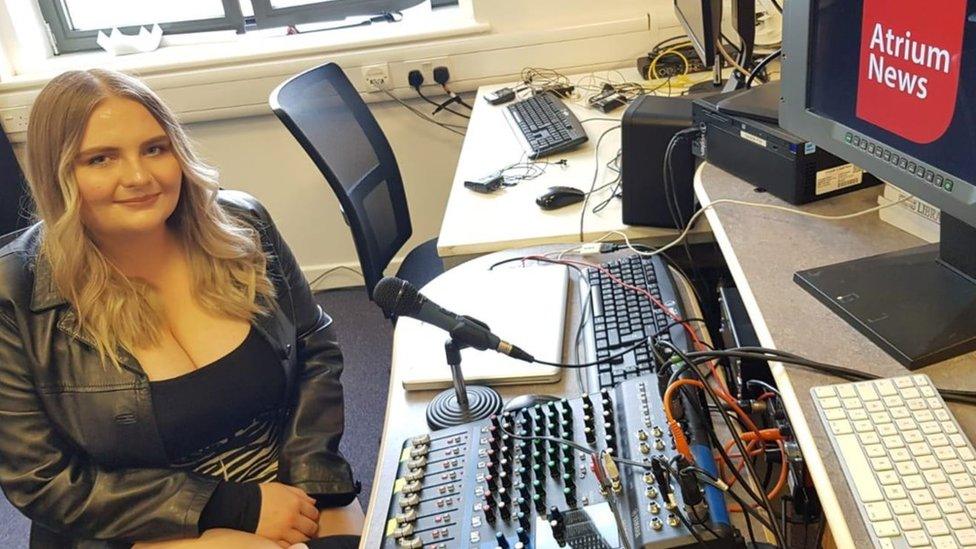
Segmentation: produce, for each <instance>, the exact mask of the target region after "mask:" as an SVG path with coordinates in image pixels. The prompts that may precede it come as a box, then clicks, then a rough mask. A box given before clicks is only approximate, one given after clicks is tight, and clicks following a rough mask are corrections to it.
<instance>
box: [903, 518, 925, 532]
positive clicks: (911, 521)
mask: <svg viewBox="0 0 976 549" xmlns="http://www.w3.org/2000/svg"><path fill="white" fill-rule="evenodd" d="M898 526H900V527H901V529H902V530H904V531H906V532H907V531H909V530H920V529H921V528H922V521H920V520H918V517H917V516H915V515H899V516H898Z"/></svg>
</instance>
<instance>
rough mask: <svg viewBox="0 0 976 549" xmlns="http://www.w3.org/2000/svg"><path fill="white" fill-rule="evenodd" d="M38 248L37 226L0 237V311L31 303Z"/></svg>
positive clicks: (38, 230) (38, 235)
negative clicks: (11, 306) (12, 306)
mask: <svg viewBox="0 0 976 549" xmlns="http://www.w3.org/2000/svg"><path fill="white" fill-rule="evenodd" d="M40 245H41V224H40V223H36V224H34V225H31V226H30V227H27V228H26V229H22V230H20V231H18V232H17V233H12V234H9V235H4V236H2V237H0V311H3V310H4V309H6V308H7V307H9V306H10V305H15V304H18V303H19V304H21V305H23V304H26V303H29V302H30V300H31V295H32V294H33V291H34V277H35V271H36V266H37V259H38V251H39V250H40Z"/></svg>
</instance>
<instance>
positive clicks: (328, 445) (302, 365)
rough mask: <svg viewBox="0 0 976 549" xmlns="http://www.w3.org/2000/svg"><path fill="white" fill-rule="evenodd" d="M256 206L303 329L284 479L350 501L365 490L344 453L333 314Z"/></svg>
mask: <svg viewBox="0 0 976 549" xmlns="http://www.w3.org/2000/svg"><path fill="white" fill-rule="evenodd" d="M254 207H255V209H256V211H257V212H258V213H259V215H260V216H261V218H262V221H263V222H264V224H265V227H264V230H263V232H264V236H265V238H268V239H270V241H271V243H272V244H273V247H274V254H275V256H276V260H277V263H278V265H279V268H280V270H281V273H282V275H283V276H284V278H285V283H286V284H285V285H286V286H287V288H288V290H287V291H288V294H289V295H287V296H286V295H279V296H278V301H279V303H280V304H282V305H283V306H286V310H287V308H288V307H290V309H291V311H290V312H291V315H290V316H291V319H292V321H293V322H294V325H295V330H296V333H297V345H296V352H297V363H298V374H297V385H298V389H297V393H298V394H297V396H296V404H295V408H294V411H293V413H292V414H291V416H290V417H289V419H288V422H287V424H286V427H285V434H284V443H283V446H282V450H281V455H280V458H279V462H278V479H279V480H280V481H281V482H283V483H285V484H289V485H292V486H297V487H298V488H301V489H302V490H304V491H305V492H307V493H308V494H309V495H312V496H338V497H339V500H340V501H345V503H349V502H350V501H352V499H353V498H354V497H355V495H356V494H357V493H358V492H359V483H358V482H355V481H354V480H353V474H352V468H351V467H350V466H349V463H348V462H347V461H346V459H345V458H344V457H343V456H342V454H341V453H340V452H339V440H340V439H341V438H342V432H343V429H344V422H345V418H344V415H343V397H342V383H341V382H340V381H339V377H340V375H341V374H342V367H343V364H342V351H341V350H340V349H339V344H338V342H337V341H336V336H335V331H334V330H333V329H332V327H331V324H332V319H331V318H330V317H329V316H328V315H326V314H325V313H324V312H323V311H322V308H321V307H319V306H318V304H317V303H315V300H314V299H313V298H312V292H311V289H310V288H309V285H308V282H307V281H306V280H305V275H304V274H302V271H301V269H300V268H299V267H298V263H297V262H296V261H295V256H294V255H293V254H292V252H291V250H290V249H289V248H288V245H287V244H285V242H284V241H283V240H282V238H281V234H280V233H279V232H278V230H277V228H276V227H275V226H274V222H273V221H272V220H271V217H270V215H268V213H267V211H266V210H264V208H263V207H262V206H261V205H260V204H258V203H257V202H256V201H255V202H254ZM286 300H287V303H284V301H286ZM330 501H335V500H334V499H330Z"/></svg>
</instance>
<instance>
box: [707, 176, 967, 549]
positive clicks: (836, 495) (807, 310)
mask: <svg viewBox="0 0 976 549" xmlns="http://www.w3.org/2000/svg"><path fill="white" fill-rule="evenodd" d="M880 190H881V187H873V188H870V189H863V190H860V191H856V192H853V193H850V194H845V195H842V196H836V197H833V198H830V199H827V200H823V201H820V202H815V203H812V204H808V205H805V206H803V207H802V208H803V209H804V210H808V211H812V212H817V213H821V214H826V215H838V214H844V213H851V212H856V211H860V210H864V209H867V208H870V207H873V206H876V205H877V203H878V202H877V197H878V193H879V192H880ZM695 193H696V194H697V196H698V199H699V200H700V201H701V203H702V204H708V203H710V202H713V201H715V200H719V199H736V200H745V201H749V202H763V203H767V204H778V205H785V206H789V205H788V204H785V203H784V202H782V201H780V200H778V199H777V198H775V197H773V196H772V195H770V194H768V193H756V192H755V190H754V187H753V186H752V185H750V184H748V183H746V182H744V181H742V180H741V179H738V178H736V177H733V176H731V175H729V174H727V173H726V172H724V171H722V170H719V169H718V168H715V167H713V166H709V165H704V166H703V167H702V168H701V169H700V170H699V171H698V173H697V174H696V176H695ZM705 215H706V216H708V218H709V221H710V222H711V224H712V228H713V229H714V231H715V240H716V241H717V243H718V245H719V247H720V248H721V250H722V255H723V256H725V259H726V262H727V263H728V266H729V270H730V271H731V273H732V277H733V279H734V280H735V283H736V287H737V288H738V289H739V292H740V294H741V295H742V299H743V301H744V303H745V307H746V310H747V311H748V313H749V318H750V320H751V321H752V324H753V327H754V328H755V330H756V335H757V336H758V338H759V342H760V343H761V344H762V345H763V346H765V347H772V348H776V349H781V350H783V351H789V352H791V353H796V354H798V355H801V356H803V357H806V358H810V359H813V360H817V361H821V362H826V363H830V364H837V365H840V366H846V367H849V368H855V369H858V370H863V371H866V372H870V373H872V374H877V375H881V376H886V377H893V376H899V375H906V374H908V373H909V372H908V370H906V369H905V368H904V367H903V366H901V365H900V364H899V363H897V362H896V361H895V360H894V359H893V358H891V357H890V356H888V355H887V354H886V353H885V352H884V351H882V350H881V348H880V347H878V346H876V345H875V344H874V343H872V342H871V341H870V340H868V339H867V338H866V337H864V336H863V335H861V333H860V332H858V331H857V330H856V329H854V328H853V327H852V326H850V325H849V324H847V323H846V322H844V320H842V319H841V318H840V317H839V316H837V315H835V314H834V313H833V312H831V311H830V310H829V309H828V308H827V307H826V306H824V305H822V304H821V303H820V302H819V301H817V299H816V298H814V297H813V296H811V295H810V294H808V293H807V292H806V291H804V290H803V289H802V288H801V287H800V286H799V285H798V284H796V283H795V282H793V273H794V272H796V271H798V270H803V269H809V268H813V267H817V266H821V265H831V264H834V263H840V262H843V261H848V260H851V259H856V258H860V257H868V256H871V255H875V254H879V253H885V252H890V251H895V250H902V249H906V248H911V247H915V246H921V245H922V244H924V242H922V241H921V240H919V239H918V238H915V237H914V236H911V235H909V234H908V233H905V232H902V231H901V230H899V229H896V228H895V227H893V226H891V225H888V224H887V223H885V222H883V221H881V220H880V219H879V218H878V216H877V215H876V214H875V215H867V216H862V217H859V218H855V219H849V220H846V221H826V220H821V219H812V218H808V217H801V216H798V215H795V214H791V213H787V212H778V211H770V210H757V209H755V208H749V207H745V206H736V205H728V204H724V205H717V206H716V207H715V208H713V209H710V210H708V211H706V212H705ZM770 368H771V370H772V373H773V377H774V378H775V379H776V384H777V386H778V387H779V390H780V392H781V393H782V394H783V401H784V403H785V405H786V410H787V412H788V413H789V416H790V421H791V422H792V424H793V430H794V432H795V434H796V438H797V441H798V442H799V443H800V448H801V449H802V450H803V456H804V459H805V460H806V463H807V468H808V470H809V471H810V475H811V477H812V479H813V482H814V485H815V486H816V489H817V494H818V495H819V496H820V501H821V503H822V505H823V508H824V512H825V513H826V516H827V520H828V522H829V525H830V531H831V534H832V535H833V539H834V542H835V544H836V546H837V547H841V548H845V549H846V548H848V547H867V546H868V545H869V543H870V542H869V540H868V533H867V530H866V526H865V524H864V521H863V520H862V519H861V515H860V513H859V512H858V511H857V508H856V507H855V505H856V504H855V502H854V495H853V493H852V491H851V488H850V487H849V486H848V484H847V482H846V480H845V477H844V475H843V474H842V473H841V472H840V471H841V468H840V463H839V462H838V458H837V456H836V454H835V453H834V451H833V449H832V447H831V444H830V440H829V439H828V437H827V434H826V432H825V431H824V428H823V425H822V424H821V422H820V419H819V417H818V415H817V411H816V409H815V408H814V405H813V399H812V398H811V396H810V388H811V387H815V386H818V385H829V384H834V383H841V382H842V380H840V379H838V378H836V377H833V376H829V375H826V374H821V373H819V372H813V371H810V370H806V369H803V368H799V367H794V366H789V365H784V364H780V363H772V362H771V363H770ZM918 373H924V374H927V375H928V376H930V377H931V378H932V381H933V382H935V384H936V385H938V386H940V387H951V388H957V389H967V390H973V389H976V353H970V354H967V355H963V356H960V357H957V358H954V359H951V360H947V361H945V362H942V363H939V364H933V365H931V366H927V367H925V368H922V369H921V370H918ZM949 407H950V408H951V409H952V412H953V414H954V415H955V416H956V419H957V420H959V423H960V426H961V427H962V429H963V431H964V432H965V433H966V434H967V435H968V436H969V437H970V438H971V439H976V410H974V409H973V407H972V406H963V405H958V404H950V405H949Z"/></svg>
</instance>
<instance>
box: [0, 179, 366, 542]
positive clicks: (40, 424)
mask: <svg viewBox="0 0 976 549" xmlns="http://www.w3.org/2000/svg"><path fill="white" fill-rule="evenodd" d="M219 201H220V203H221V205H222V206H223V207H224V208H225V209H227V211H228V212H230V213H231V214H233V215H235V216H238V217H239V218H242V219H244V220H246V221H247V222H248V223H250V224H252V225H253V226H254V227H255V228H256V229H258V230H259V231H260V234H261V242H262V245H263V248H264V250H265V253H266V254H267V255H268V258H269V260H268V273H269V276H270V278H271V280H272V281H273V282H274V285H275V290H276V292H277V297H276V301H277V303H276V305H277V306H276V307H275V308H274V312H273V314H271V315H268V316H266V317H261V318H259V319H257V320H256V321H255V322H254V325H255V328H256V329H257V330H258V331H259V332H260V333H261V334H262V335H263V336H265V338H266V339H267V340H268V341H269V342H270V343H271V345H272V347H273V348H274V349H275V350H276V351H277V352H278V356H280V357H281V366H282V368H284V371H285V377H286V387H287V389H286V391H287V392H286V395H285V397H286V402H287V403H288V405H287V407H286V410H287V411H286V412H285V414H283V416H284V417H283V421H284V422H285V428H284V429H285V430H284V435H283V441H282V448H281V453H280V459H279V472H278V478H279V480H280V481H281V482H284V483H286V484H290V485H294V486H297V487H299V488H301V489H303V490H305V491H306V492H308V493H309V494H313V495H338V494H354V493H355V492H357V491H358V483H355V482H354V481H353V477H352V471H351V469H350V467H349V464H348V463H347V462H346V460H345V458H343V457H342V455H341V454H340V453H339V439H340V438H341V436H342V430H343V409H342V385H341V384H340V382H339V375H340V374H341V372H342V354H341V352H340V350H339V347H338V345H337V343H336V340H335V337H334V335H333V331H332V330H331V329H330V325H331V323H332V319H331V318H329V317H328V316H327V315H326V314H325V313H323V312H322V309H321V308H320V307H319V306H318V305H316V304H315V302H314V301H313V300H312V295H311V292H310V291H309V287H308V283H307V282H306V281H305V278H304V276H303V275H302V272H301V271H300V270H299V268H298V265H297V264H296V262H295V258H294V256H293V255H292V253H291V251H290V250H289V249H288V247H287V246H286V245H285V243H284V242H283V241H282V239H281V235H279V234H278V231H277V229H276V228H275V226H274V224H273V223H272V221H271V218H270V217H269V215H268V213H267V211H266V210H265V209H264V208H263V207H262V206H261V204H260V203H258V202H257V201H256V200H255V199H254V198H253V197H251V196H249V195H246V194H244V193H241V192H235V191H221V192H220V195H219ZM42 234H43V232H42V226H41V224H37V225H34V226H32V227H30V228H29V229H27V230H26V232H24V234H22V235H20V236H19V237H17V238H16V240H14V241H13V242H11V243H10V244H8V245H7V246H5V247H3V248H2V249H0V486H2V487H3V491H4V493H5V494H6V496H7V498H8V499H9V500H10V502H11V503H12V504H13V505H14V506H15V507H17V508H18V509H20V510H21V511H22V512H23V513H24V514H25V515H27V516H28V517H29V518H30V519H31V520H32V521H33V525H32V529H31V546H32V547H79V548H81V547H105V546H114V545H115V544H116V543H118V542H132V541H149V540H157V539H166V538H183V537H195V536H196V535H198V531H197V521H198V520H199V517H200V513H201V511H202V510H203V507H204V505H205V504H206V503H207V502H208V501H209V499H210V496H211V493H212V492H213V490H214V488H215V487H216V485H217V481H216V480H212V479H208V478H204V477H202V476H199V475H195V474H193V473H189V472H182V471H178V470H174V469H169V468H167V459H166V452H165V450H164V448H163V442H162V440H161V438H160V435H159V430H158V428H157V425H156V421H155V415H154V414H153V408H152V402H151V401H150V391H149V379H148V378H147V376H146V374H145V372H144V371H143V370H142V368H141V367H140V366H139V364H138V362H137V361H136V360H135V359H134V358H133V357H132V356H131V355H130V354H128V353H125V352H124V351H122V361H123V364H122V366H123V367H122V369H119V368H115V367H114V366H112V365H107V366H103V365H102V364H101V362H100V359H99V356H98V354H97V353H96V352H95V351H94V349H93V348H92V346H91V344H90V343H89V342H87V341H86V340H85V339H84V337H82V336H81V335H79V334H78V333H77V331H76V330H74V329H73V328H72V326H73V325H74V320H75V313H74V311H73V309H72V308H71V307H69V305H68V303H67V302H66V301H65V299H64V298H63V297H62V296H61V295H59V293H58V292H57V290H56V289H55V287H54V284H53V282H52V280H51V276H50V266H49V265H48V264H47V263H46V261H45V260H44V259H43V258H41V257H38V246H39V243H40V239H41V238H42ZM350 499H351V497H350ZM97 540H108V541H111V542H113V543H105V542H103V541H97Z"/></svg>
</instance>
